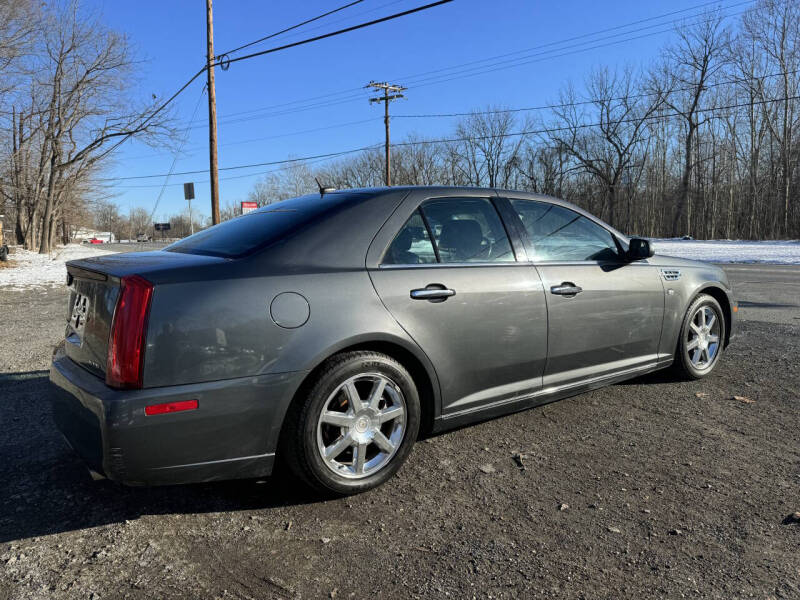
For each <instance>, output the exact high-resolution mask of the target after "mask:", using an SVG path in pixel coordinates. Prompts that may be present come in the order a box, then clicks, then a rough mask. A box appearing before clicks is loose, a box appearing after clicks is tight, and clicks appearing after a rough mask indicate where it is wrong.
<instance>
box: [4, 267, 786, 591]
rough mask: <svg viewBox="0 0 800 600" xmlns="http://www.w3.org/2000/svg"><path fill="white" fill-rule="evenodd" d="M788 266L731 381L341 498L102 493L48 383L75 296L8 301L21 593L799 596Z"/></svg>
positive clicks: (520, 417) (7, 426) (747, 315)
mask: <svg viewBox="0 0 800 600" xmlns="http://www.w3.org/2000/svg"><path fill="white" fill-rule="evenodd" d="M737 269H740V270H737ZM775 269H777V268H769V269H766V270H765V268H764V267H761V268H757V269H746V268H744V267H736V268H734V269H733V270H732V271H731V276H732V278H733V280H734V282H735V286H736V288H737V292H738V295H739V297H740V299H741V300H742V304H743V308H742V310H741V311H740V313H739V314H740V316H741V317H742V321H741V322H740V323H741V326H740V330H739V336H738V337H737V339H736V340H735V341H734V344H733V345H732V347H731V348H730V351H729V352H728V353H727V355H726V356H725V357H724V358H723V360H722V363H721V364H720V366H719V368H718V370H717V371H716V372H715V374H714V376H712V377H710V378H708V379H706V380H703V381H701V382H694V383H676V382H673V381H672V380H670V379H669V378H668V377H667V376H665V375H663V374H659V373H656V374H653V375H650V376H648V377H645V378H640V379H637V380H634V381H631V382H628V383H625V384H621V385H616V386H612V387H609V388H605V389H602V390H598V391H595V392H592V393H588V394H583V395H581V396H577V397H574V398H571V399H568V400H563V401H561V402H557V403H554V404H550V405H548V406H545V407H541V408H538V409H534V410H530V411H526V412H522V413H518V414H515V415H511V416H507V417H503V418H500V419H495V420H492V421H488V422H485V423H482V424H480V425H475V426H472V427H466V428H463V429H460V430H457V431H454V432H450V433H447V434H444V435H441V436H437V437H434V438H431V439H428V440H426V441H424V442H422V443H420V444H418V445H417V447H416V448H415V450H414V452H413V453H412V455H411V458H410V459H409V461H408V463H407V464H406V465H405V466H404V468H403V469H402V470H401V471H400V473H399V474H398V476H397V477H395V478H394V479H393V480H392V481H390V482H389V483H388V484H387V485H385V486H383V487H382V488H380V489H377V490H374V491H372V492H369V493H366V494H363V495H360V496H357V497H354V498H347V499H340V500H329V501H315V500H314V499H312V498H309V497H303V496H298V495H297V494H296V493H295V492H294V491H293V490H292V486H291V484H290V482H287V481H284V480H282V479H281V478H278V477H276V478H271V479H269V480H266V481H264V482H254V481H242V482H230V483H221V484H213V485H212V484H206V485H194V486H181V487H162V488H125V487H121V486H118V485H116V484H114V483H111V482H108V481H99V482H95V481H92V480H91V479H90V478H89V477H88V475H87V472H86V470H85V469H84V468H83V467H82V465H81V464H80V462H79V461H78V460H77V458H75V456H74V455H73V454H72V453H71V452H70V450H69V449H68V448H67V447H66V445H65V444H64V442H63V441H62V440H61V438H60V436H59V435H58V433H57V432H56V430H55V428H54V426H53V424H52V421H51V418H50V409H49V406H48V404H47V402H46V393H47V380H46V377H45V376H43V375H42V374H41V372H37V371H38V370H40V369H46V368H47V367H48V363H49V356H50V349H51V347H52V345H53V344H54V343H55V342H56V341H57V340H58V339H59V337H60V336H61V335H63V322H64V320H65V318H66V315H65V310H66V309H65V305H66V293H65V292H64V290H63V289H46V290H38V291H29V292H6V291H2V290H0V314H2V315H3V318H2V323H3V325H2V338H0V431H2V432H3V433H2V435H0V456H2V457H3V458H4V460H3V461H2V462H1V463H0V482H2V485H0V600H6V599H11V598H13V599H17V598H20V599H22V598H37V599H38V598H95V599H98V598H114V599H116V598H142V599H145V598H320V597H335V598H366V597H370V596H379V597H385V598H409V597H412V598H417V597H419V598H422V597H424V598H445V597H451V598H472V597H476V598H519V597H546V598H554V597H558V598H645V597H647V598H649V597H669V598H678V597H690V598H691V597H712V598H726V599H727V598H745V597H746V598H750V597H755V598H800V523H797V522H793V520H792V518H791V516H790V515H791V514H792V513H794V512H795V511H800V494H799V493H798V491H800V427H798V421H800V366H799V365H798V362H797V357H798V355H800V335H798V334H800V331H799V330H800V307H798V306H797V304H798V300H797V298H798V294H797V292H798V291H800V287H798V286H800V269H788V268H787V269H785V270H778V271H777V272H773V271H774V270H775ZM765 283H769V284H770V285H769V286H765V285H764V284H765ZM776 290H777V291H776ZM770 294H772V295H770ZM775 294H777V296H775ZM3 373H5V374H6V375H3ZM9 374H13V375H9ZM734 396H737V397H739V398H738V399H737V398H734Z"/></svg>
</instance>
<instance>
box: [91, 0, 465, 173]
mask: <svg viewBox="0 0 800 600" xmlns="http://www.w3.org/2000/svg"><path fill="white" fill-rule="evenodd" d="M450 2H453V0H438V1H437V2H432V3H430V4H425V5H423V6H418V7H416V8H412V9H409V10H405V11H402V12H399V13H395V14H393V15H388V16H386V17H381V18H380V19H373V20H372V21H367V22H365V23H359V24H358V25H353V26H352V27H346V28H344V29H340V30H338V31H332V32H330V33H326V34H323V35H318V36H315V37H312V38H308V39H305V40H300V41H299V42H294V43H291V44H285V45H283V46H278V47H276V48H269V49H267V50H262V51H260V52H254V53H252V54H246V55H244V56H239V57H236V58H232V59H227V60H225V61H224V62H225V67H224V68H225V69H227V67H228V65H230V63H233V62H239V61H241V60H247V59H250V58H255V57H256V56H262V55H264V54H271V53H273V52H279V51H281V50H287V49H289V48H295V47H297V46H301V45H304V44H310V43H312V42H316V41H319V40H323V39H326V38H329V37H333V36H336V35H341V34H344V33H348V32H350V31H355V30H357V29H363V28H365V27H370V26H372V25H377V24H379V23H383V22H386V21H391V20H393V19H398V18H400V17H404V16H406V15H410V14H414V13H417V12H421V11H424V10H428V9H430V8H434V7H436V6H440V5H442V4H448V3H450ZM220 64H221V61H220V60H219V59H215V61H214V62H210V63H209V64H207V65H205V66H203V68H202V69H200V70H199V71H198V72H197V73H195V74H194V75H193V76H192V77H191V78H190V79H189V80H188V81H187V82H186V83H184V84H183V85H182V86H181V87H180V88H179V89H178V91H176V92H175V93H174V94H172V96H170V97H169V98H168V99H167V100H166V101H164V102H163V103H161V104H160V105H159V106H158V107H157V108H155V109H154V110H153V111H152V112H151V113H150V115H149V116H148V117H146V118H145V119H144V120H143V121H142V123H141V124H139V126H138V127H136V128H134V129H133V130H132V131H129V132H127V133H124V134H122V135H123V137H122V138H121V139H120V140H119V141H118V142H117V143H116V144H114V145H113V146H111V147H110V148H109V149H108V150H106V151H105V152H103V153H102V154H100V156H99V158H102V157H104V156H106V155H108V154H109V153H111V152H113V151H114V150H115V149H116V148H118V147H119V146H120V145H121V144H122V143H123V142H125V141H127V140H128V139H130V138H131V136H133V135H135V134H136V133H138V132H140V131H142V129H143V128H144V127H145V126H146V125H147V124H148V123H149V122H150V121H152V120H153V119H154V118H155V116H156V115H158V114H159V113H160V112H161V111H163V110H164V109H165V108H166V107H167V106H168V105H169V104H170V103H172V102H173V101H174V100H175V98H177V97H178V96H179V95H180V94H181V93H182V92H183V91H184V90H185V89H186V88H187V87H189V85H191V84H192V82H193V81H194V80H195V79H197V78H198V77H199V76H200V75H202V74H203V73H205V72H206V70H208V69H210V68H211V67H213V66H218V65H220Z"/></svg>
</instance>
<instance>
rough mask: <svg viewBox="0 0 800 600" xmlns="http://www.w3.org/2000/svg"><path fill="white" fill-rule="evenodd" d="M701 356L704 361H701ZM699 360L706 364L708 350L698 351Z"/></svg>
mask: <svg viewBox="0 0 800 600" xmlns="http://www.w3.org/2000/svg"><path fill="white" fill-rule="evenodd" d="M703 356H705V360H703ZM700 360H702V361H703V362H704V363H707V362H708V348H703V349H702V350H701V351H700Z"/></svg>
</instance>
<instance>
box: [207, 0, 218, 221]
mask: <svg viewBox="0 0 800 600" xmlns="http://www.w3.org/2000/svg"><path fill="white" fill-rule="evenodd" d="M206 38H207V41H208V64H207V65H206V72H207V74H208V150H209V152H208V160H209V167H210V168H209V171H210V173H211V223H212V225H216V224H217V223H219V171H218V167H219V165H218V163H217V93H216V91H215V90H214V17H213V13H212V10H211V0H206Z"/></svg>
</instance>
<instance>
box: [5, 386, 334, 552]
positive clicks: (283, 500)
mask: <svg viewBox="0 0 800 600" xmlns="http://www.w3.org/2000/svg"><path fill="white" fill-rule="evenodd" d="M48 386H49V381H48V379H47V376H46V375H43V374H42V372H41V371H38V372H31V373H13V374H6V375H3V376H2V377H1V378H0V431H2V434H0V457H2V462H0V481H1V482H2V485H0V543H2V542H9V541H14V540H19V539H22V538H29V537H34V536H41V535H49V534H54V533H60V532H64V531H73V530H79V529H86V528H89V527H96V526H99V525H106V524H110V523H122V522H124V521H126V520H131V519H136V518H137V517H139V516H141V515H149V514H181V513H186V514H191V513H206V512H229V511H241V510H254V509H264V508H273V507H277V506H285V505H290V504H304V503H308V502H313V501H318V500H319V499H318V498H314V497H313V496H312V495H311V494H310V493H309V492H305V491H301V490H298V489H297V485H292V486H289V485H286V483H285V479H284V478H283V477H281V476H280V475H276V476H274V477H271V478H269V479H266V480H264V481H259V482H256V481H253V480H242V481H232V482H220V483H207V484H196V485H183V486H164V487H126V486H122V485H120V484H117V483H114V482H111V481H107V480H102V481H93V480H92V479H91V477H90V476H89V472H88V471H87V469H86V467H84V466H83V463H82V462H81V461H80V460H79V459H78V458H77V456H76V455H75V454H74V453H73V452H72V450H71V449H70V448H69V446H68V445H67V443H66V442H65V441H64V440H63V438H62V437H61V434H60V433H59V432H58V430H57V429H56V426H55V424H54V423H53V420H52V416H51V409H50V404H49V401H48V399H47V391H48ZM293 488H294V489H293Z"/></svg>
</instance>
